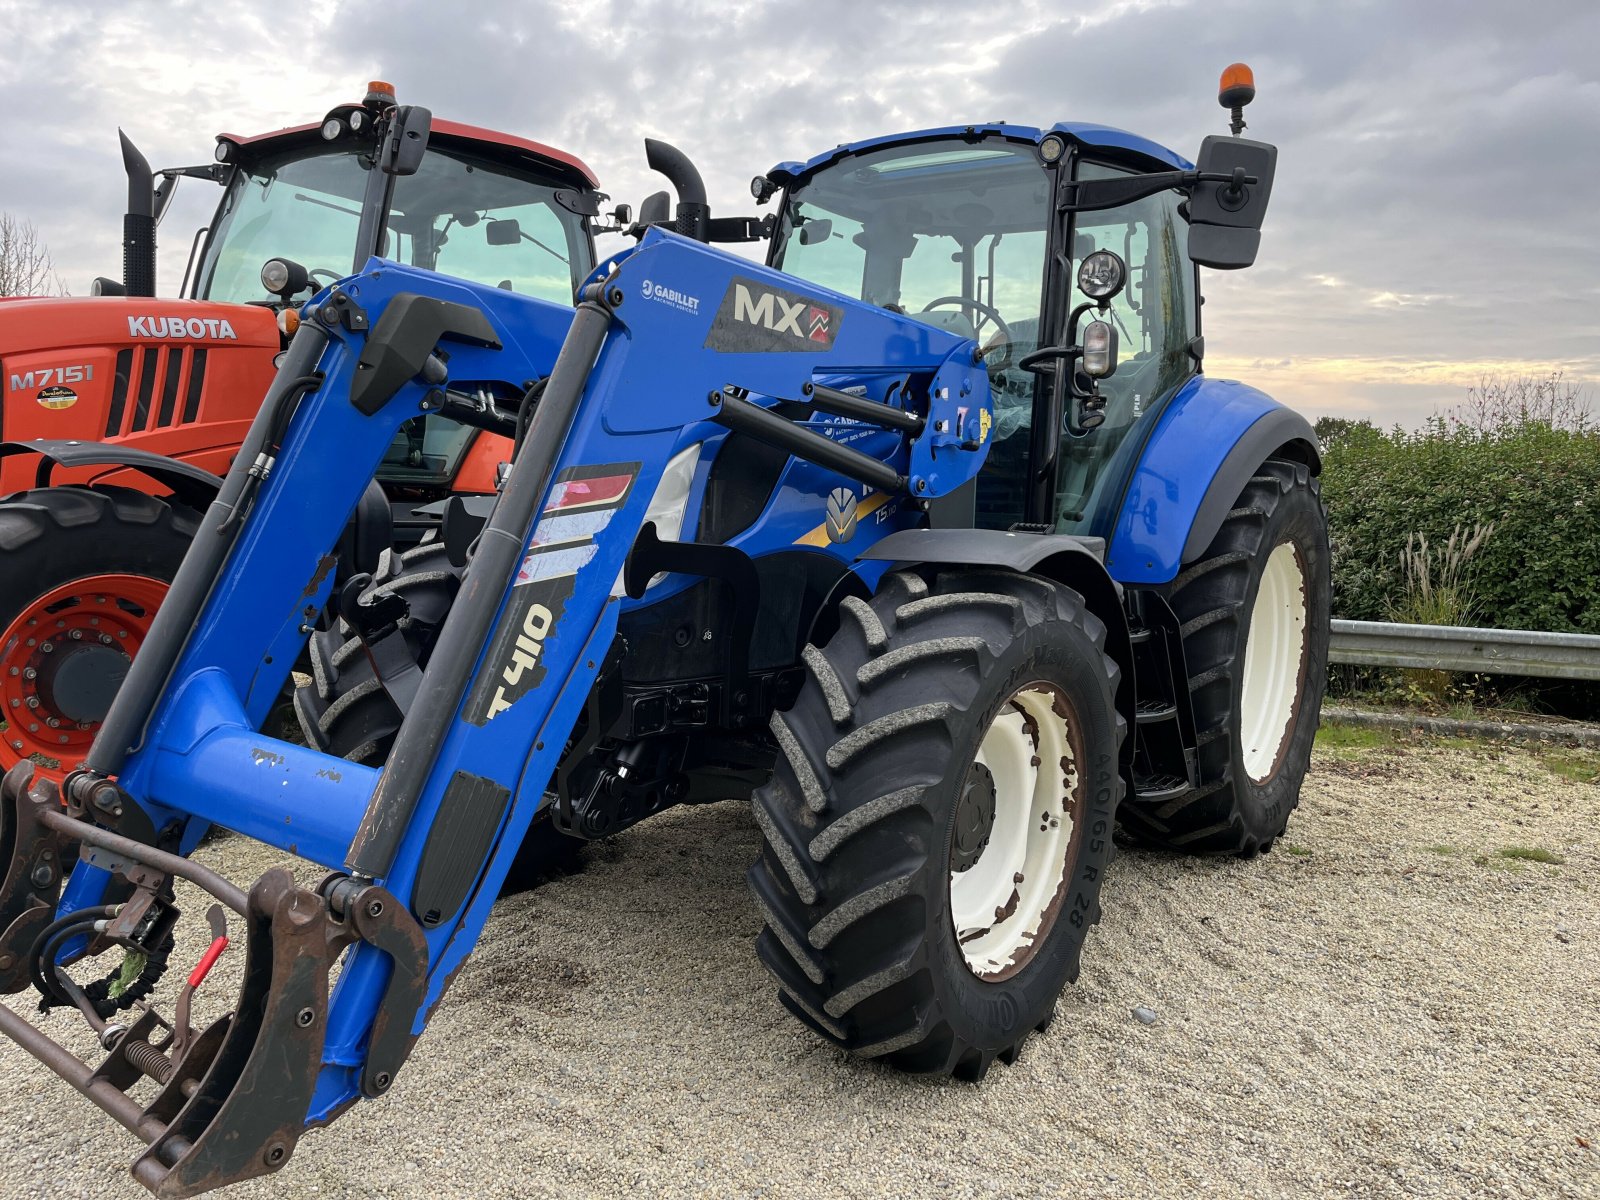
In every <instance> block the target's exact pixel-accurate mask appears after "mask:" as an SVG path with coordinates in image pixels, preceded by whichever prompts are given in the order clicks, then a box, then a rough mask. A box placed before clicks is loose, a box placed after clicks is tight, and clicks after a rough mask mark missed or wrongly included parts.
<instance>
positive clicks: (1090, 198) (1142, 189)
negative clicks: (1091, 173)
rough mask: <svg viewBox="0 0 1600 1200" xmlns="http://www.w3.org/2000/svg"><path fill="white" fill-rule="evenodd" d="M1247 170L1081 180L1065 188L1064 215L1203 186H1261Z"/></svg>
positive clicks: (1119, 205)
mask: <svg viewBox="0 0 1600 1200" xmlns="http://www.w3.org/2000/svg"><path fill="white" fill-rule="evenodd" d="M1257 182H1259V180H1258V179H1257V178H1256V176H1254V175H1246V174H1245V173H1244V168H1243V167H1237V168H1235V169H1234V170H1233V171H1232V172H1231V173H1229V174H1222V173H1220V172H1216V171H1161V172H1159V173H1157V174H1154V175H1130V176H1128V177H1127V178H1125V179H1078V180H1073V181H1071V182H1069V183H1066V184H1063V185H1062V202H1061V204H1060V211H1061V212H1098V211H1100V210H1102V209H1107V208H1121V207H1122V206H1123V205H1124V204H1132V203H1133V202H1134V201H1135V200H1143V199H1145V198H1146V197H1148V196H1154V195H1156V193H1158V192H1167V191H1180V192H1192V191H1193V190H1194V188H1195V185H1197V184H1201V183H1225V184H1227V185H1228V190H1229V191H1230V192H1238V191H1240V190H1242V189H1243V188H1244V187H1245V186H1246V185H1248V184H1253V183H1257Z"/></svg>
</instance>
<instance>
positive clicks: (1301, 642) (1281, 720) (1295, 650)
mask: <svg viewBox="0 0 1600 1200" xmlns="http://www.w3.org/2000/svg"><path fill="white" fill-rule="evenodd" d="M1306 649H1307V628H1306V572H1305V564H1304V563H1303V562H1301V560H1300V552H1299V550H1297V549H1296V548H1295V545H1294V543H1293V542H1282V543H1280V544H1279V545H1277V546H1275V547H1274V548H1273V551H1272V553H1271V554H1270V555H1268V556H1267V565H1266V569H1265V570H1264V571H1262V573H1261V586H1260V587H1259V588H1257V590H1256V602H1255V606H1254V607H1253V608H1252V609H1251V610H1250V623H1249V625H1248V626H1247V630H1246V633H1245V643H1244V679H1243V685H1242V687H1241V688H1240V692H1239V744H1240V749H1241V752H1242V757H1243V759H1244V769H1245V774H1247V775H1249V776H1250V778H1251V780H1253V781H1254V782H1256V783H1265V782H1266V781H1267V780H1268V779H1271V778H1272V776H1274V775H1276V774H1277V772H1278V767H1279V766H1281V765H1282V763H1283V752H1284V749H1285V748H1286V747H1287V745H1288V742H1289V734H1290V732H1291V730H1292V729H1293V728H1294V717H1295V709H1296V707H1297V706H1298V705H1299V703H1300V691H1301V683H1302V681H1303V680H1304V678H1305V670H1304V668H1305V658H1306Z"/></svg>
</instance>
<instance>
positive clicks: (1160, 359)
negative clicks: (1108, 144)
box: [1072, 163, 1195, 426]
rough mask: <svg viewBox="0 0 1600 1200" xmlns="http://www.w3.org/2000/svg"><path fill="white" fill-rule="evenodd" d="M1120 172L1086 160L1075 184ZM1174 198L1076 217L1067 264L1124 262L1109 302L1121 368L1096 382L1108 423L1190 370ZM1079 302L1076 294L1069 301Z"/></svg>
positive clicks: (1189, 285) (1183, 246)
mask: <svg viewBox="0 0 1600 1200" xmlns="http://www.w3.org/2000/svg"><path fill="white" fill-rule="evenodd" d="M1121 174H1124V172H1121V171H1117V170H1114V169H1112V168H1110V167H1104V166H1100V165H1098V164H1096V163H1084V164H1083V165H1082V166H1081V167H1080V168H1079V171H1078V175H1079V178H1081V179H1105V178H1108V177H1112V176H1116V175H1121ZM1178 202H1179V197H1178V196H1177V194H1176V193H1172V192H1164V193H1161V194H1160V195H1156V196H1150V197H1147V198H1146V199H1143V200H1139V201H1136V202H1135V203H1133V204H1128V205H1124V206H1123V207H1121V208H1113V209H1107V210H1106V211H1104V212H1089V213H1081V214H1079V216H1078V221H1077V227H1076V231H1075V233H1074V237H1073V247H1072V258H1073V262H1074V263H1077V262H1081V261H1082V260H1083V258H1084V256H1085V255H1088V254H1091V253H1093V252H1094V251H1096V250H1112V251H1115V252H1116V253H1117V254H1119V255H1121V256H1122V260H1123V261H1124V262H1126V263H1127V264H1128V285H1127V287H1126V288H1124V289H1123V291H1122V294H1121V295H1119V296H1118V297H1117V298H1116V299H1115V300H1114V301H1112V304H1111V321H1112V323H1113V324H1114V325H1115V326H1116V327H1117V335H1118V339H1119V342H1120V360H1121V361H1120V364H1119V366H1118V368H1117V373H1116V374H1115V375H1113V376H1112V377H1111V378H1110V379H1107V380H1104V381H1102V383H1101V385H1100V390H1101V393H1102V394H1103V395H1105V396H1106V397H1107V402H1106V423H1107V425H1117V426H1120V425H1127V424H1131V423H1132V422H1134V421H1137V420H1138V419H1139V417H1140V416H1142V415H1143V413H1144V412H1145V410H1146V409H1148V407H1149V406H1150V404H1151V403H1152V402H1153V401H1154V400H1156V399H1158V398H1159V397H1161V396H1162V395H1164V394H1165V393H1166V392H1168V391H1170V390H1171V389H1172V388H1174V387H1176V386H1177V385H1178V384H1179V383H1182V382H1183V380H1184V379H1186V378H1187V377H1188V376H1189V374H1190V372H1191V371H1192V370H1193V366H1192V363H1191V360H1190V359H1189V354H1188V346H1189V342H1190V340H1191V339H1192V338H1193V337H1194V331H1195V315H1194V310H1195V303H1194V287H1193V281H1194V268H1193V267H1192V266H1191V265H1190V263H1189V258H1188V253H1187V250H1188V234H1189V227H1188V224H1187V223H1186V222H1185V221H1184V220H1183V218H1182V217H1180V216H1179V215H1178ZM1079 299H1081V297H1077V296H1074V301H1075V302H1076V300H1079Z"/></svg>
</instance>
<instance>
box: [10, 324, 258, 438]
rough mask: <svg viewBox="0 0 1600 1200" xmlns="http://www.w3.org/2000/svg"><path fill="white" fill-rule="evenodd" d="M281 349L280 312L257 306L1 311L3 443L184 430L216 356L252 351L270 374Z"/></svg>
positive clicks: (250, 352) (254, 356) (249, 355)
mask: <svg viewBox="0 0 1600 1200" xmlns="http://www.w3.org/2000/svg"><path fill="white" fill-rule="evenodd" d="M281 344H282V343H281V340H280V338H279V335H278V326H277V322H276V320H275V318H274V315H273V313H272V311H271V310H270V309H267V308H255V307H251V306H249V305H238V304H212V303H208V302H206V301H201V300H162V299H152V298H148V297H136V296H135V297H121V296H118V297H109V296H108V297H81V298H79V297H69V298H64V299H63V298H40V299H26V300H16V301H13V302H11V303H8V304H4V305H0V439H5V440H11V441H31V440H33V439H34V438H80V439H84V440H99V439H102V438H106V437H116V436H118V435H119V434H121V433H123V432H125V431H127V430H129V429H130V428H135V429H136V430H153V429H155V428H157V427H161V426H172V425H179V424H182V423H183V422H184V420H185V419H186V416H187V418H188V419H190V420H192V419H193V413H192V406H191V404H190V403H189V402H190V397H191V396H193V397H194V398H195V399H196V400H197V399H198V397H199V394H200V387H201V384H202V383H203V377H204V374H205V370H206V360H207V358H208V357H209V356H211V355H214V354H216V353H217V352H218V351H220V350H232V349H235V348H248V350H247V356H248V357H250V358H252V359H259V360H260V361H261V362H262V364H263V365H264V366H266V367H267V368H268V370H270V363H271V360H272V357H273V356H274V355H275V354H276V353H277V352H278V349H279V347H280V345H281ZM136 417H138V418H139V419H138V421H137V423H136V425H135V426H130V424H129V423H130V422H131V421H134V420H135V418H136Z"/></svg>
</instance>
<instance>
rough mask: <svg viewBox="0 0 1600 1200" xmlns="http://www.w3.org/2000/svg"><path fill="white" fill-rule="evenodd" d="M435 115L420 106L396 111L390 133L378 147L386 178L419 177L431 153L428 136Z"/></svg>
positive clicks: (379, 164)
mask: <svg viewBox="0 0 1600 1200" xmlns="http://www.w3.org/2000/svg"><path fill="white" fill-rule="evenodd" d="M432 128H433V113H431V112H430V111H429V110H428V109H426V108H423V107H422V106H421V105H420V104H405V105H402V106H401V107H399V108H397V109H395V113H394V118H393V120H392V121H391V122H390V125H389V131H388V133H387V134H386V135H385V137H384V139H383V145H381V146H379V147H378V166H379V167H381V168H382V169H383V173H384V174H385V175H415V174H416V173H417V168H418V167H420V166H422V159H423V156H424V155H426V154H427V153H428V133H429V131H430V130H432Z"/></svg>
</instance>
